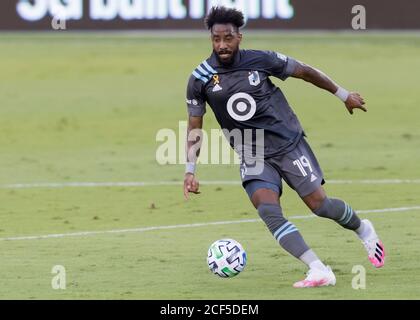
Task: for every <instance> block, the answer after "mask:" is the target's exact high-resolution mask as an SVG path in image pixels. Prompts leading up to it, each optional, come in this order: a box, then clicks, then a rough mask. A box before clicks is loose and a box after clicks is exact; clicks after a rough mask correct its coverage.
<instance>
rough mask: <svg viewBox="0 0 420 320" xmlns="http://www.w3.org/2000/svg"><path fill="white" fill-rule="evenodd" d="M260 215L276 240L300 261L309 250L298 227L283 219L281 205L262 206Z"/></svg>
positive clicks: (259, 211)
mask: <svg viewBox="0 0 420 320" xmlns="http://www.w3.org/2000/svg"><path fill="white" fill-rule="evenodd" d="M258 213H259V215H260V217H261V219H262V220H263V221H264V222H265V224H266V225H267V227H268V229H269V230H270V232H271V233H272V234H273V236H274V238H276V240H277V241H278V242H279V244H280V245H281V246H282V247H283V249H284V250H286V251H287V252H288V253H290V254H291V255H292V256H294V257H296V258H297V259H299V258H300V257H301V256H302V255H303V254H304V253H305V252H307V251H308V250H309V247H308V245H307V244H306V243H305V241H304V240H303V238H302V235H301V234H300V232H299V231H298V229H297V228H296V226H295V225H294V224H292V223H291V222H289V221H288V220H287V219H286V218H284V217H283V213H282V209H281V207H280V206H279V205H277V204H260V205H259V207H258Z"/></svg>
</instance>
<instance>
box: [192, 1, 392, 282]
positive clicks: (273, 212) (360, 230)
mask: <svg viewBox="0 0 420 320" xmlns="http://www.w3.org/2000/svg"><path fill="white" fill-rule="evenodd" d="M205 23H206V26H207V28H208V29H209V31H210V33H211V41H212V44H213V52H212V54H211V56H210V57H209V58H207V59H206V60H204V61H203V62H202V63H201V64H199V65H198V66H197V68H196V69H195V70H194V71H193V73H192V75H191V77H190V79H189V82H188V88H187V107H188V113H189V121H188V133H191V132H194V130H195V129H197V130H198V131H200V130H201V128H202V124H203V116H204V114H205V112H206V104H208V105H209V106H210V107H211V109H212V110H213V112H214V114H215V116H216V119H217V121H218V122H219V124H220V126H221V128H222V129H224V132H232V131H235V130H236V132H237V131H238V130H239V131H240V132H241V133H244V135H246V134H245V131H246V130H253V131H254V132H256V131H257V130H264V135H263V138H262V139H257V138H256V136H257V135H256V134H253V135H251V136H252V138H251V142H250V143H247V142H246V140H247V139H245V138H244V139H236V141H232V140H235V139H229V142H230V144H231V146H232V147H233V148H234V149H235V151H238V150H239V151H238V152H240V156H241V160H242V162H241V166H240V171H241V178H242V185H243V187H244V189H245V190H246V192H247V194H248V196H249V198H250V200H251V202H252V204H253V205H254V207H255V208H256V209H257V210H258V213H259V215H260V217H261V219H262V220H263V221H264V222H265V224H266V225H267V227H268V229H269V231H270V232H271V233H272V234H273V236H274V237H275V239H276V240H277V241H278V242H279V244H280V245H281V246H282V247H283V248H284V249H285V250H286V251H287V252H288V253H290V254H291V255H293V256H294V257H296V258H297V259H299V260H301V261H302V262H303V263H305V264H306V265H307V266H308V268H309V270H308V272H307V274H306V278H305V279H303V280H301V281H298V282H296V283H295V284H294V287H296V288H302V287H319V286H329V285H335V283H336V278H335V275H334V273H333V271H332V270H331V268H330V267H329V266H326V265H324V263H323V262H322V261H321V260H320V259H319V258H318V256H317V255H316V254H315V252H314V251H313V250H312V249H310V248H309V247H308V245H307V244H306V243H305V241H304V239H303V238H302V235H301V234H300V232H299V230H298V229H297V228H296V226H295V225H294V224H292V223H291V222H289V221H288V220H287V219H286V218H285V217H284V216H283V212H282V208H281V206H280V201H279V198H280V196H281V194H282V180H284V181H286V183H287V184H288V185H289V186H290V187H291V188H292V189H294V190H295V191H296V192H297V193H298V195H299V197H300V198H301V199H302V200H303V201H304V203H305V204H306V205H307V206H308V207H309V209H310V210H311V211H312V212H313V213H314V214H315V215H317V216H319V217H323V218H328V219H331V220H334V221H335V222H337V223H338V224H340V225H341V226H342V227H343V228H345V229H349V230H352V231H354V232H355V234H356V235H357V236H358V237H359V239H360V240H361V241H362V243H363V244H364V246H365V248H366V250H367V253H368V258H369V260H370V262H371V263H372V264H373V266H374V267H376V268H380V267H382V266H383V265H384V262H385V250H384V246H383V244H382V242H381V241H380V239H379V238H378V236H377V234H376V232H375V229H374V227H373V225H372V223H371V222H370V221H369V220H360V218H359V217H358V216H357V215H356V213H355V211H354V210H353V209H352V207H351V206H350V205H349V204H347V203H346V202H345V201H343V200H340V199H335V198H330V197H328V196H327V195H326V193H325V190H324V188H323V187H322V185H323V184H324V183H325V181H324V179H323V173H322V170H321V168H320V165H319V164H318V161H317V159H316V157H315V155H314V153H313V152H312V150H311V148H310V146H309V144H308V142H307V141H306V139H305V133H304V131H303V129H302V127H301V125H300V123H299V120H298V119H297V117H296V115H295V114H294V112H293V111H292V109H291V107H290V106H289V104H288V102H287V100H286V98H285V96H284V95H283V93H282V91H281V90H280V89H279V88H278V87H277V86H275V85H274V84H273V83H272V82H271V80H270V78H269V77H276V78H279V79H281V80H286V79H287V78H289V77H293V78H297V79H302V80H304V81H307V82H309V83H312V84H313V85H315V86H317V87H319V88H321V89H324V90H326V91H329V92H330V93H332V94H334V95H335V96H337V97H338V98H339V99H341V100H342V101H343V102H344V105H345V107H346V108H347V110H348V112H349V113H350V114H353V112H354V109H361V110H363V111H365V112H366V111H367V109H366V108H365V107H364V104H365V102H364V100H363V98H362V97H361V96H360V95H359V94H358V93H356V92H349V91H347V90H345V89H344V88H342V87H340V86H338V85H337V84H336V83H335V82H334V81H333V80H331V79H330V78H329V77H328V76H327V75H325V74H324V73H323V72H321V71H319V70H317V69H315V68H313V67H311V66H309V65H306V64H304V63H302V62H300V61H298V60H295V59H293V58H291V57H287V56H285V55H283V54H281V53H276V52H273V51H259V50H241V49H239V45H240V43H241V40H242V34H241V33H240V28H241V27H243V25H244V16H243V14H242V12H240V11H238V10H236V9H228V8H225V7H213V8H212V9H211V10H210V12H209V14H208V15H207V16H206V18H205ZM197 130H195V131H197ZM225 135H226V134H225ZM238 140H239V142H238ZM248 140H249V139H248ZM200 142H201V141H200V136H199V135H198V136H197V137H196V138H194V139H191V138H187V165H186V172H185V178H184V195H185V197H186V198H187V199H188V196H189V193H190V192H191V193H199V183H198V181H197V179H196V178H195V175H194V174H195V167H196V165H195V162H196V158H197V156H198V155H199V147H198V148H197V144H198V145H199V144H200ZM261 145H263V148H262V150H263V155H262V161H263V166H262V169H261V170H259V171H258V170H253V169H255V167H252V166H250V165H249V163H248V160H249V158H250V152H249V151H248V153H247V152H246V150H249V147H251V148H253V150H255V149H258V147H261ZM247 147H248V148H247ZM260 149H261V148H260ZM244 150H245V151H244ZM259 155H260V158H261V154H259ZM256 158H258V155H257V157H256ZM247 159H248V160H247ZM256 162H258V161H256ZM254 164H255V163H254Z"/></svg>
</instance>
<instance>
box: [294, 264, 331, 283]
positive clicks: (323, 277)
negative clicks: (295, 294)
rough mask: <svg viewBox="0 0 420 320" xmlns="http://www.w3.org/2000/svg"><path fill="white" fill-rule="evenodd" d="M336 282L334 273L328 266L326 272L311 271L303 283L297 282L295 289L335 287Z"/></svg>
mask: <svg viewBox="0 0 420 320" xmlns="http://www.w3.org/2000/svg"><path fill="white" fill-rule="evenodd" d="M335 282H336V279H335V275H334V272H332V270H331V268H330V267H329V266H327V268H326V269H325V270H319V269H315V268H313V269H309V271H308V273H307V277H306V278H305V279H303V280H302V281H298V282H296V283H295V284H294V285H293V287H295V288H313V287H324V286H334V285H335Z"/></svg>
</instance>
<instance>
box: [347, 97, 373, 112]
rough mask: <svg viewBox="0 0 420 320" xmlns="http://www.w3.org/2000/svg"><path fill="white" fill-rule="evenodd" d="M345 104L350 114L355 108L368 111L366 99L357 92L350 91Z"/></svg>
mask: <svg viewBox="0 0 420 320" xmlns="http://www.w3.org/2000/svg"><path fill="white" fill-rule="evenodd" d="M344 104H345V105H346V108H347V110H348V111H349V112H350V114H353V109H361V110H363V111H364V112H366V111H367V109H366V107H364V106H363V105H364V104H365V101H364V100H363V98H362V97H361V96H360V94H358V93H357V92H350V94H349V97H348V98H347V100H346V102H345V103H344Z"/></svg>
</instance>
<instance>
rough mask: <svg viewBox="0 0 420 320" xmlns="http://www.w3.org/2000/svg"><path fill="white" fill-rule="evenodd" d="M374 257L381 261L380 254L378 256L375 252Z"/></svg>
mask: <svg viewBox="0 0 420 320" xmlns="http://www.w3.org/2000/svg"><path fill="white" fill-rule="evenodd" d="M375 257H376V259H378V260H379V262H382V259H381V257H380V256H378V255H377V254H376V253H375Z"/></svg>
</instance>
